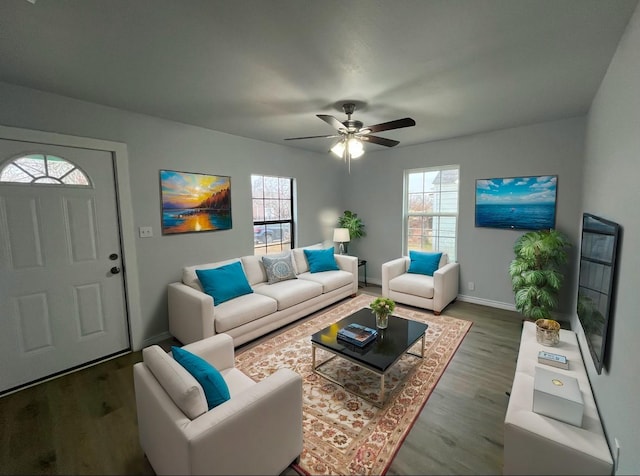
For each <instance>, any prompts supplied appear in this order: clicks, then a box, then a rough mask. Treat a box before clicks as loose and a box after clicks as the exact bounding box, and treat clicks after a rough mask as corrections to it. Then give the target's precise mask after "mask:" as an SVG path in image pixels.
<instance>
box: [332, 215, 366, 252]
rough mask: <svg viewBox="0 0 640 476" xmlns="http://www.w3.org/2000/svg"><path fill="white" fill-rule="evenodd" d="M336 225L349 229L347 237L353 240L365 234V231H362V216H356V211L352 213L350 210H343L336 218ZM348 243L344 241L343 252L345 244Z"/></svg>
mask: <svg viewBox="0 0 640 476" xmlns="http://www.w3.org/2000/svg"><path fill="white" fill-rule="evenodd" d="M338 227H339V228H346V229H347V230H349V238H350V239H351V241H353V240H354V239H356V238H361V237H363V236H366V234H367V233H366V232H365V231H364V223H362V218H359V217H358V214H357V213H353V212H352V211H351V210H345V211H344V214H343V215H342V216H341V217H339V218H338ZM347 244H348V243H345V252H346V251H347V250H346V246H347Z"/></svg>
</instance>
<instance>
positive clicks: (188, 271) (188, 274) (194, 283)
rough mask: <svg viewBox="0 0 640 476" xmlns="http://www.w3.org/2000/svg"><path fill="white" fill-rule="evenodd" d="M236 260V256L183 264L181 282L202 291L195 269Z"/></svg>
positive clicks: (208, 267)
mask: <svg viewBox="0 0 640 476" xmlns="http://www.w3.org/2000/svg"><path fill="white" fill-rule="evenodd" d="M236 261H239V260H238V258H233V259H228V260H224V261H217V262H215V263H205V264H197V265H194V266H185V267H184V268H182V283H183V284H186V285H187V286H189V287H190V288H193V289H195V290H196V291H202V292H204V289H202V285H201V284H200V280H199V279H198V275H197V274H196V270H197V269H211V268H218V267H220V266H223V265H225V264H230V263H235V262H236ZM265 281H266V279H265Z"/></svg>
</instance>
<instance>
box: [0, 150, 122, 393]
mask: <svg viewBox="0 0 640 476" xmlns="http://www.w3.org/2000/svg"><path fill="white" fill-rule="evenodd" d="M32 154H33V155H32ZM35 154H41V155H42V156H54V157H59V158H62V159H64V160H66V161H68V162H69V163H70V164H73V165H75V166H77V167H78V168H79V169H80V170H81V171H82V172H84V174H85V175H86V176H87V177H88V179H89V185H87V186H77V185H67V184H55V183H53V182H54V180H47V179H44V180H41V182H44V183H30V184H29V183H6V182H0V394H1V393H3V392H6V391H9V390H12V389H15V388H17V387H20V386H23V385H26V384H29V383H31V382H34V381H37V380H40V379H43V378H46V377H49V376H52V375H55V374H57V373H61V372H65V371H67V370H70V369H73V368H74V367H79V366H82V365H84V364H87V363H90V362H93V361H97V360H100V359H103V358H105V357H109V356H111V355H114V354H118V353H121V352H124V351H127V350H129V349H130V342H129V327H128V319H127V314H126V305H125V291H124V289H125V288H124V272H123V270H122V252H121V246H120V227H119V219H118V213H117V207H116V205H117V203H116V192H115V179H114V164H113V158H112V155H111V153H109V152H105V151H96V150H88V149H81V148H73V147H61V146H53V145H40V144H35V143H29V142H20V141H12V140H3V139H0V171H1V170H2V168H3V166H4V165H5V164H6V163H7V162H6V159H15V158H17V157H22V156H28V155H32V156H35ZM54 165H55V164H54ZM42 172H43V173H44V174H45V175H46V174H47V173H52V174H53V175H55V173H56V172H53V171H52V170H44V171H42ZM32 173H33V174H34V175H37V173H39V172H37V171H32ZM47 182H50V183H47Z"/></svg>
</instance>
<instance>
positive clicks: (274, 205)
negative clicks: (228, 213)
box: [251, 175, 294, 255]
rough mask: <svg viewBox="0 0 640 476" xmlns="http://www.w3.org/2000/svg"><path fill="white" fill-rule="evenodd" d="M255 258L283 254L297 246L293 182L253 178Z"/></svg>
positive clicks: (269, 177)
mask: <svg viewBox="0 0 640 476" xmlns="http://www.w3.org/2000/svg"><path fill="white" fill-rule="evenodd" d="M251 198H252V202H253V243H254V254H255V255H266V254H273V253H280V252H282V251H285V250H290V249H291V248H293V247H294V237H293V230H294V226H293V225H294V223H293V216H294V213H293V179H292V178H286V177H271V176H268V175H252V176H251Z"/></svg>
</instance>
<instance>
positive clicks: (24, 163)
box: [0, 154, 91, 186]
mask: <svg viewBox="0 0 640 476" xmlns="http://www.w3.org/2000/svg"><path fill="white" fill-rule="evenodd" d="M0 182H10V183H30V184H54V185H79V186H83V185H84V186H89V185H91V184H90V182H89V178H88V177H87V176H86V175H85V174H84V172H82V171H81V170H80V169H79V168H78V167H76V166H75V165H73V164H72V163H71V162H68V161H67V160H65V159H62V158H60V157H56V156H54V155H45V154H31V155H25V156H22V157H18V158H17V159H13V160H11V161H9V162H8V163H7V164H6V165H5V166H4V167H2V169H1V170H0Z"/></svg>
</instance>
